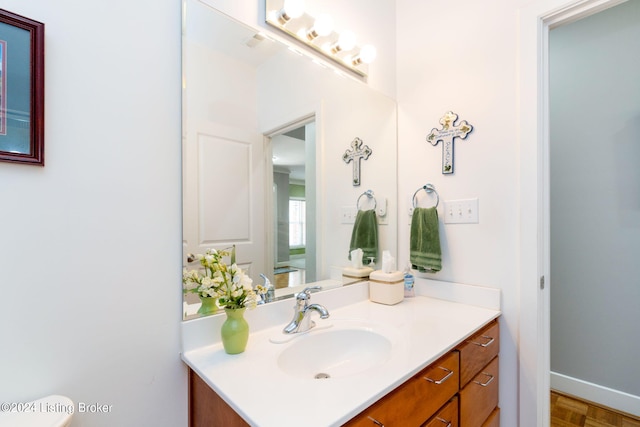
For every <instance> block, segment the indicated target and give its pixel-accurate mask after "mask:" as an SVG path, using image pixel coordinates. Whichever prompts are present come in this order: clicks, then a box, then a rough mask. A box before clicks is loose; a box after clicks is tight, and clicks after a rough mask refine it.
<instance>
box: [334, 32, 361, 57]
mask: <svg viewBox="0 0 640 427" xmlns="http://www.w3.org/2000/svg"><path fill="white" fill-rule="evenodd" d="M355 45H356V35H355V34H353V33H352V32H351V31H349V30H346V31H343V32H342V33H340V37H338V42H337V43H336V44H334V45H333V46H332V47H331V50H332V51H333V53H338V52H340V51H341V50H344V51H349V50H351V49H353V48H354V47H355Z"/></svg>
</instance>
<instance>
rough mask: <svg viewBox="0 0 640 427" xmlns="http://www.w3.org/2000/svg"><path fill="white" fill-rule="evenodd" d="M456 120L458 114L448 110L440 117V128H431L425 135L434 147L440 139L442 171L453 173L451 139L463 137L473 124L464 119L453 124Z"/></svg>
mask: <svg viewBox="0 0 640 427" xmlns="http://www.w3.org/2000/svg"><path fill="white" fill-rule="evenodd" d="M456 120H458V115H457V114H456V113H454V112H453V111H448V112H447V113H445V115H444V116H442V118H441V119H440V124H441V125H442V129H440V130H438V129H436V128H433V129H431V133H430V134H429V135H427V141H428V142H430V143H431V145H433V146H434V147H435V146H436V145H438V141H442V173H443V174H449V173H453V139H454V138H460V139H465V138H466V137H467V135H468V134H469V132H471V131H472V130H473V126H471V125H470V124H469V123H467V121H466V120H463V121H462V122H460V125H459V126H454V123H455V121H456Z"/></svg>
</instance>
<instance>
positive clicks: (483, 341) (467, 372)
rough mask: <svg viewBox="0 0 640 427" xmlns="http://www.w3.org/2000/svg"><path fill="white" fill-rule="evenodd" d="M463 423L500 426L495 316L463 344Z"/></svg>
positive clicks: (477, 426) (475, 426)
mask: <svg viewBox="0 0 640 427" xmlns="http://www.w3.org/2000/svg"><path fill="white" fill-rule="evenodd" d="M456 350H457V351H459V352H460V427H483V426H485V427H488V426H492V427H499V425H500V416H499V409H498V382H499V379H498V368H499V364H498V360H499V358H498V353H499V351H500V329H499V325H498V321H497V320H495V321H493V322H491V323H489V324H488V325H487V326H485V327H484V328H482V329H481V330H480V331H479V332H477V333H476V334H474V335H473V336H471V337H470V338H469V339H468V340H466V341H465V342H463V343H462V344H460V345H459V346H458V347H457V348H456Z"/></svg>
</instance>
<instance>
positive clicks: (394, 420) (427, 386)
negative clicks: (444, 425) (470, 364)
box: [345, 351, 460, 427]
mask: <svg viewBox="0 0 640 427" xmlns="http://www.w3.org/2000/svg"><path fill="white" fill-rule="evenodd" d="M459 366H460V362H459V354H458V352H456V351H452V352H451V353H449V354H447V355H446V356H444V357H442V358H441V359H439V360H437V361H436V362H434V363H432V364H431V365H429V366H428V367H427V368H425V369H423V370H422V371H420V372H419V373H418V374H416V375H414V376H413V377H412V378H411V379H409V380H408V381H406V382H405V383H404V384H402V385H401V386H400V387H398V388H396V389H395V390H393V391H392V392H391V393H389V394H387V395H386V396H385V397H383V398H382V399H380V400H379V401H378V402H376V403H374V404H373V405H371V406H370V407H368V408H367V409H365V410H364V411H363V412H361V413H360V414H359V415H357V416H356V417H355V418H353V419H351V420H350V421H348V422H347V423H346V424H345V426H347V427H372V426H383V425H384V426H386V427H393V426H403V427H405V426H421V425H423V424H424V423H425V422H427V421H428V420H429V419H430V418H431V417H432V416H433V415H434V414H435V413H436V412H437V411H438V410H439V409H440V408H441V407H442V406H443V405H444V404H445V403H447V401H449V400H450V399H451V398H452V397H453V396H455V394H456V393H457V392H458V381H459V378H460V376H459V370H458V369H459Z"/></svg>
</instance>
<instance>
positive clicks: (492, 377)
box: [473, 372, 495, 387]
mask: <svg viewBox="0 0 640 427" xmlns="http://www.w3.org/2000/svg"><path fill="white" fill-rule="evenodd" d="M482 375H486V376H488V377H489V379H488V380H487V382H486V383H481V382H480V381H476V380H473V382H474V383H476V384H478V385H479V386H482V387H486V386H488V385H489V384H490V383H491V381H493V379H494V378H495V377H494V376H493V375H491V374H487V373H486V372H483V373H482Z"/></svg>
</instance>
